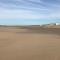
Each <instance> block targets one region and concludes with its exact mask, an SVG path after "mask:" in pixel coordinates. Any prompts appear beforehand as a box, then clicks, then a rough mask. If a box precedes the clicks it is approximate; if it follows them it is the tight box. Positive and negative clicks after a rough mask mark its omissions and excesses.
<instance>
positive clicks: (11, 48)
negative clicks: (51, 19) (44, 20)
mask: <svg viewBox="0 0 60 60" xmlns="http://www.w3.org/2000/svg"><path fill="white" fill-rule="evenodd" d="M28 30H29V29H28ZM28 30H27V29H17V28H0V60H60V35H59V34H57V32H59V33H60V30H58V29H57V30H56V29H53V30H50V29H45V30H43V31H42V30H41V29H40V31H39V32H38V33H37V32H36V31H35V32H36V33H35V32H34V33H33V30H31V29H30V30H29V32H28ZM31 31H32V32H31ZM47 31H48V32H47ZM53 31H55V32H53ZM21 32H22V33H21ZM24 32H25V33H24ZM30 32H31V33H30ZM52 32H53V33H52Z"/></svg>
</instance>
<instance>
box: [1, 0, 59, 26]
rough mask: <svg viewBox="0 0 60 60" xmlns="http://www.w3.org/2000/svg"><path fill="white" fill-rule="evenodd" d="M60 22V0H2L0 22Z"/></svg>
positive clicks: (16, 23)
mask: <svg viewBox="0 0 60 60" xmlns="http://www.w3.org/2000/svg"><path fill="white" fill-rule="evenodd" d="M55 22H60V0H0V24H6V25H8V24H11V25H19V24H20V25H29V24H45V23H55Z"/></svg>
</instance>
